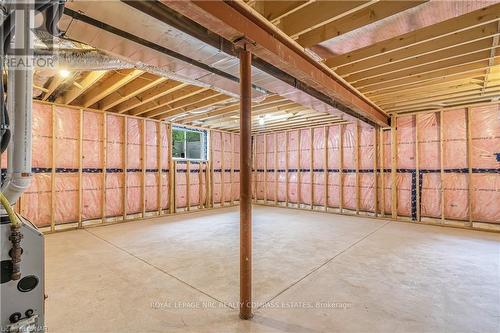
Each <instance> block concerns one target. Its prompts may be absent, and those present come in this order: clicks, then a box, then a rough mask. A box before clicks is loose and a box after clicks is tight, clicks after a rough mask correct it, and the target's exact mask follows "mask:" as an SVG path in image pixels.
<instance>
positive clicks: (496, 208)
mask: <svg viewBox="0 0 500 333" xmlns="http://www.w3.org/2000/svg"><path fill="white" fill-rule="evenodd" d="M470 112H471V115H470V120H471V133H472V136H471V141H472V142H471V143H472V147H471V164H472V165H471V166H472V168H473V170H478V171H479V172H474V173H473V174H472V207H473V210H472V219H473V220H479V221H486V222H496V223H500V204H499V203H500V173H498V170H500V105H499V104H496V105H488V106H484V107H476V108H471V109H470ZM489 170H491V171H492V172H489ZM495 170H496V171H497V172H496V173H495V172H494V171H495ZM487 171H488V172H487Z"/></svg>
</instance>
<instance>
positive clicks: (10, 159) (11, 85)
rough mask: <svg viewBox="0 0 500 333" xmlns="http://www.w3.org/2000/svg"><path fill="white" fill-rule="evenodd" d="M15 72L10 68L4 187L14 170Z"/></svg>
mask: <svg viewBox="0 0 500 333" xmlns="http://www.w3.org/2000/svg"><path fill="white" fill-rule="evenodd" d="M14 90H15V89H14V70H13V69H12V68H9V75H8V76H7V92H8V95H7V112H8V114H9V121H10V128H9V129H10V142H11V143H9V145H8V146H7V172H6V174H5V180H4V183H3V186H5V185H7V184H8V183H9V182H10V180H11V179H12V170H14V163H13V160H14V145H13V144H12V141H13V140H14V123H15V120H16V113H15V112H14ZM2 192H3V189H2Z"/></svg>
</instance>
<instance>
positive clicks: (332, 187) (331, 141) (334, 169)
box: [327, 126, 342, 207]
mask: <svg viewBox="0 0 500 333" xmlns="http://www.w3.org/2000/svg"><path fill="white" fill-rule="evenodd" d="M340 129H341V127H340V126H329V127H328V133H327V135H328V141H327V150H328V151H327V154H328V162H327V164H328V201H327V202H328V206H329V207H340V190H341V189H340V173H339V170H340V169H341V168H342V167H341V165H340Z"/></svg>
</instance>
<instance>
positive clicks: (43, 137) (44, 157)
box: [2, 103, 52, 168]
mask: <svg viewBox="0 0 500 333" xmlns="http://www.w3.org/2000/svg"><path fill="white" fill-rule="evenodd" d="M31 124H32V130H33V136H32V144H33V147H32V148H33V155H32V158H33V159H32V164H33V167H34V168H50V167H51V165H52V107H51V106H50V105H46V104H39V103H33V115H32V122H31ZM3 156H5V157H6V156H7V154H3ZM2 165H4V164H2Z"/></svg>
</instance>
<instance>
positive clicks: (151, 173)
mask: <svg viewBox="0 0 500 333" xmlns="http://www.w3.org/2000/svg"><path fill="white" fill-rule="evenodd" d="M145 123H146V138H145V139H146V140H145V145H146V147H145V153H146V165H145V167H146V184H145V188H146V189H145V196H146V198H145V199H146V211H148V212H150V211H155V210H158V184H159V179H158V177H159V174H158V169H159V165H158V144H159V140H158V137H159V132H158V130H159V128H160V127H159V126H160V124H159V123H158V122H155V121H150V120H146V121H145Z"/></svg>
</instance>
